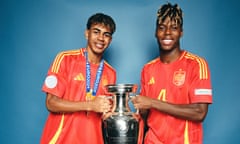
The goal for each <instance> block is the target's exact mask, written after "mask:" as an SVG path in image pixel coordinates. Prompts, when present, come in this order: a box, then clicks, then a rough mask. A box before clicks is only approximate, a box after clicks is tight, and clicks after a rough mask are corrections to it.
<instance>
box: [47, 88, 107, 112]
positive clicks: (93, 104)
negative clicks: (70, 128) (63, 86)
mask: <svg viewBox="0 0 240 144" xmlns="http://www.w3.org/2000/svg"><path fill="white" fill-rule="evenodd" d="M46 107H47V109H48V111H50V112H53V113H71V112H78V111H95V112H108V111H109V110H110V108H111V104H110V102H109V100H108V99H106V98H104V97H96V98H95V99H94V100H92V101H68V100H64V99H61V98H59V97H57V96H55V95H52V94H50V93H47V97H46Z"/></svg>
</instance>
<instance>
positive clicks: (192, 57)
mask: <svg viewBox="0 0 240 144" xmlns="http://www.w3.org/2000/svg"><path fill="white" fill-rule="evenodd" d="M183 58H184V59H185V60H186V61H188V62H190V63H194V64H197V65H207V61H206V59H204V58H203V57H201V56H198V55H196V54H193V53H191V52H188V51H184V55H183Z"/></svg>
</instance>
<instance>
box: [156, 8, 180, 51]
mask: <svg viewBox="0 0 240 144" xmlns="http://www.w3.org/2000/svg"><path fill="white" fill-rule="evenodd" d="M182 26H183V17H182V10H181V8H180V7H179V6H178V5H177V4H175V5H172V4H170V3H167V4H164V5H162V6H161V7H160V8H159V10H158V12H157V21H156V33H155V36H156V38H157V41H158V44H159V48H160V51H161V52H174V51H176V52H177V51H178V52H179V51H180V42H179V40H180V38H181V36H182V35H183V31H182Z"/></svg>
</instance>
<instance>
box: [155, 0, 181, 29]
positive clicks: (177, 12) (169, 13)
mask: <svg viewBox="0 0 240 144" xmlns="http://www.w3.org/2000/svg"><path fill="white" fill-rule="evenodd" d="M168 17H169V18H170V20H171V21H173V20H174V21H175V22H176V24H179V25H180V27H181V28H182V26H183V13H182V10H181V8H180V7H179V6H178V5H177V4H175V5H172V4H171V3H167V4H164V5H162V6H161V7H160V8H159V9H158V12H157V21H156V25H159V24H160V23H162V22H164V21H165V19H166V18H168Z"/></svg>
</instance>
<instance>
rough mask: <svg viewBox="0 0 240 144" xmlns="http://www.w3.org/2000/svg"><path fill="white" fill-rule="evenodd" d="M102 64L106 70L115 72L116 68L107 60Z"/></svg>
mask: <svg viewBox="0 0 240 144" xmlns="http://www.w3.org/2000/svg"><path fill="white" fill-rule="evenodd" d="M104 66H105V68H106V70H107V71H111V72H112V73H114V74H115V73H116V70H115V69H114V68H113V67H112V66H111V65H110V64H109V63H108V62H107V61H104Z"/></svg>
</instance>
